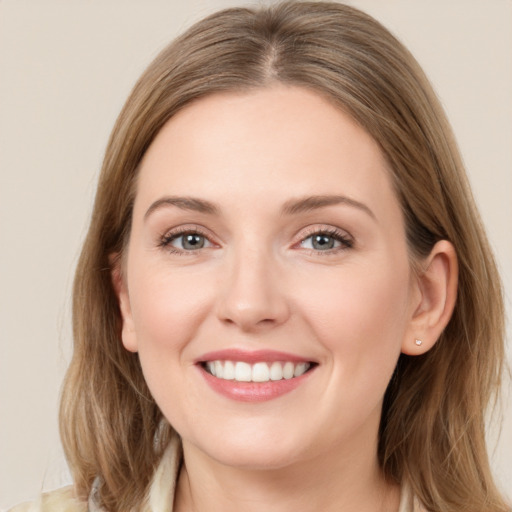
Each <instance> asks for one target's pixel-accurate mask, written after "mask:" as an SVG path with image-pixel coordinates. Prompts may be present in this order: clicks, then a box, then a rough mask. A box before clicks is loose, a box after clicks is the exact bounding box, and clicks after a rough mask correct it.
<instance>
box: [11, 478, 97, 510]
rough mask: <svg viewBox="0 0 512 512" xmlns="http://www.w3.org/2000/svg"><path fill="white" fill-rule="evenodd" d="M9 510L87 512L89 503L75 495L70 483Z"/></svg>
mask: <svg viewBox="0 0 512 512" xmlns="http://www.w3.org/2000/svg"><path fill="white" fill-rule="evenodd" d="M9 512H87V503H86V502H84V501H81V500H78V499H77V498H76V497H75V494H74V492H73V487H72V486H71V485H70V486H68V487H63V488H62V489H57V490H55V491H51V492H48V493H44V494H42V495H41V496H40V497H39V498H38V499H37V500H35V501H33V502H28V503H22V504H21V505H16V506H15V507H14V508H12V509H10V510H9Z"/></svg>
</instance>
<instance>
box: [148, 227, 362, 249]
mask: <svg viewBox="0 0 512 512" xmlns="http://www.w3.org/2000/svg"><path fill="white" fill-rule="evenodd" d="M184 235H199V236H202V237H204V238H205V239H206V240H208V241H209V242H210V243H212V242H211V241H210V240H209V237H208V235H207V234H206V233H205V232H203V231H202V230H201V229H200V228H199V227H193V228H187V227H183V228H176V229H175V230H173V231H171V232H168V233H166V234H165V235H163V236H162V237H161V239H160V242H159V244H158V246H159V247H162V248H164V249H166V250H167V251H169V252H170V253H171V254H177V255H180V256H182V255H191V254H196V253H197V252H198V251H200V250H201V249H203V248H200V249H195V250H194V249H192V250H183V249H178V248H176V247H173V246H172V245H171V243H172V242H174V241H175V240H176V239H178V238H180V237H181V236H184ZM315 235H325V236H328V237H331V238H333V239H334V240H335V241H336V242H339V243H340V244H341V246H340V247H335V248H332V249H326V250H323V251H321V250H315V249H304V250H305V251H308V252H309V253H310V254H314V255H318V254H321V255H322V256H328V255H332V254H335V253H337V252H340V251H344V250H346V249H351V248H352V247H353V246H354V241H353V239H352V238H351V237H350V236H347V234H346V233H345V232H343V231H341V230H339V229H336V228H328V229H318V228H312V229H311V230H309V231H307V232H306V233H305V236H303V237H302V238H301V240H300V241H299V242H298V244H295V245H294V247H296V246H301V245H302V244H303V243H304V242H305V241H306V240H308V239H309V238H311V237H312V236H315Z"/></svg>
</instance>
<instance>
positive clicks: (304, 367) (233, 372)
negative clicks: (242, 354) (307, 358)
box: [201, 360, 316, 382]
mask: <svg viewBox="0 0 512 512" xmlns="http://www.w3.org/2000/svg"><path fill="white" fill-rule="evenodd" d="M315 365H316V364H315V363H312V362H298V363H294V362H291V361H283V362H281V361H273V362H257V363H254V364H250V363H247V362H244V361H229V360H226V361H223V360H215V361H205V362H202V363H201V366H202V368H203V369H204V370H205V371H206V372H207V373H209V374H210V375H212V376H214V377H216V378H218V379H222V380H231V381H235V382H271V381H274V382H275V381H280V380H291V379H294V378H297V377H300V376H302V375H304V374H305V373H306V372H308V371H310V370H311V369H312V368H313V367H314V366H315Z"/></svg>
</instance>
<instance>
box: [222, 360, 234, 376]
mask: <svg viewBox="0 0 512 512" xmlns="http://www.w3.org/2000/svg"><path fill="white" fill-rule="evenodd" d="M222 378H223V379H226V380H233V379H234V378H235V365H234V363H233V362H232V361H226V362H225V363H224V373H223V374H222Z"/></svg>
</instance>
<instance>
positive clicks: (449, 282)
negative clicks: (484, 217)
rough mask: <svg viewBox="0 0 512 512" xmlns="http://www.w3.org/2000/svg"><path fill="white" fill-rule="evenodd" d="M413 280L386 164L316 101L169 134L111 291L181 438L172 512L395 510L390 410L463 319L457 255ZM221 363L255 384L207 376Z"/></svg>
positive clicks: (197, 123) (221, 99)
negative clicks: (384, 438)
mask: <svg viewBox="0 0 512 512" xmlns="http://www.w3.org/2000/svg"><path fill="white" fill-rule="evenodd" d="M191 198H192V200H191ZM420 266H421V267H422V268H423V269H424V272H422V273H421V275H418V274H417V273H416V272H414V271H413V270H412V268H411V261H410V256H409V252H408V248H407V244H406V240H405V234H404V223H403V218H402V214H401V210H400V205H399V203H398V201H397V198H396V195H395V193H394V191H393V189H392V186H391V182H390V179H389V171H388V169H387V167H386V162H385V160H384V158H383V155H382V153H381V151H380V149H379V147H378V145H377V144H376V143H375V142H374V141H373V139H372V138H371V137H370V136H369V135H368V134H367V133H366V132H365V131H364V130H362V129H361V128H360V127H359V126H358V125H357V124H356V123H355V122H354V121H353V120H352V119H351V118H350V117H348V116H347V115H345V114H344V113H343V112H341V111H340V110H338V109H336V108H334V107H333V106H332V105H331V104H329V103H328V102H327V101H326V100H324V99H323V98H322V97H320V96H319V95H317V94H315V93H313V92H310V91H307V90H305V89H301V88H297V87H285V86H273V87H270V88H265V89H260V90H256V91H253V92H250V93H240V94H234V93H229V94H217V95H212V96H209V97H206V98H204V99H201V100H199V101H197V102H196V103H194V104H192V105H189V106H188V107H186V108H185V109H184V110H182V111H181V112H180V113H178V114H177V115H176V116H175V117H173V118H172V119H171V120H170V121H169V122H168V123H167V124H166V125H165V126H164V128H163V129H162V130H161V131H160V133H159V134H158V135H157V137H156V139H155V140H154V142H153V143H152V145H151V146H150V148H149V150H148V151H147V153H146V155H145V156H144V159H143V161H142V163H141V166H140V175H139V180H138V184H137V194H136V199H135V204H134V210H133V221H132V228H131V233H130V240H129V244H128V248H127V252H126V254H125V255H124V258H123V269H122V272H120V271H119V269H117V271H116V272H115V274H114V282H115V285H116V290H117V293H118V296H119V301H120V306H121V311H122V316H123V331H122V339H123V344H124V346H125V347H126V349H127V350H130V351H133V352H138V354H139V357H140V361H141V365H142V369H143V372H144V375H145V378H146V380H147V382H148V385H149V388H150V389H151V392H152V394H153V396H154V398H155V400H156V402H157V403H158V405H159V407H160V408H161V410H162V412H163V413H164V415H165V416H166V418H167V419H168V420H169V422H170V423H171V424H172V425H173V426H174V428H175V429H176V430H177V431H178V433H179V434H180V435H181V437H182V441H183V449H184V461H185V462H184V466H183V469H182V472H181V474H180V478H179V482H178V489H177V497H176V503H175V507H176V510H178V511H179V512H182V511H191V510H194V511H206V510H208V511H209V512H212V511H217V510H219V511H220V510H222V511H231V510H233V511H239V510H244V511H252V510H258V511H261V510H266V511H271V512H273V511H275V512H277V511H279V512H284V511H292V510H293V511H296V510H301V511H306V512H307V511H309V510H311V511H317V510H323V511H327V512H328V511H331V510H337V511H338V510H344V511H348V512H350V511H356V510H357V511H359V512H361V511H363V512H364V511H368V512H370V511H380V510H387V511H396V510H397V508H398V501H399V490H398V488H397V487H396V486H395V485H392V484H390V483H389V482H386V481H385V480H384V478H383V476H382V474H381V471H380V469H379V466H378V461H377V442H378V427H379V421H380V414H381V407H382V399H383V395H384V392H385V389H386V386H387V383H388V382H389V379H390V378H391V375H392V373H393V369H394V367H395V365H396V361H397V359H398V357H399V355H400V353H401V352H405V353H408V354H411V355H419V354H421V353H423V352H425V351H426V350H428V349H429V348H431V346H432V345H433V344H434V343H435V341H436V339H437V337H438V336H439V334H440V332H441V331H442V329H443V328H444V326H445V325H446V323H447V321H448V319H449V316H450V313H451V310H452V308H453V302H454V300H455V299H454V297H455V288H456V258H455V255H454V252H453V248H452V247H451V245H450V244H448V243H447V242H439V243H438V244H436V246H435V247H434V249H433V251H432V253H431V254H430V256H429V257H428V258H426V260H425V261H423V262H420ZM417 338H419V339H421V340H422V341H423V343H422V345H421V346H418V345H416V344H415V339H417ZM214 352H215V353H214ZM226 361H229V363H227V365H230V364H231V363H232V364H233V367H235V366H236V365H237V363H241V365H240V368H242V366H243V367H244V369H247V368H249V380H251V379H253V380H257V381H258V382H245V380H246V379H245V377H241V374H239V373H237V374H235V376H234V378H233V375H232V374H231V373H230V372H232V371H234V370H232V369H230V370H229V371H228V370H225V371H226V372H227V373H226V375H225V377H226V378H224V377H222V378H221V377H219V375H217V376H215V375H212V374H211V373H212V372H213V373H215V371H216V370H215V365H216V364H217V366H220V367H221V368H224V367H226ZM256 363H258V364H256ZM286 363H288V368H290V367H291V368H293V370H294V371H295V372H296V375H297V376H296V377H292V378H285V377H284V373H283V372H285V366H286ZM290 365H291V366H290ZM273 366H274V367H275V368H274V370H275V371H277V374H274V377H273V378H274V379H275V380H273V379H272V378H270V377H269V374H270V371H271V369H272V367H273ZM212 368H213V369H212ZM262 368H263V370H262ZM222 371H224V370H223V369H222ZM240 371H241V370H240ZM251 371H252V372H253V373H252V374H251ZM261 371H263V376H261ZM280 372H281V373H280ZM303 372H305V373H303ZM256 374H257V375H258V376H257V377H256ZM287 377H290V375H288V376H287ZM238 380H241V381H242V382H238ZM260 380H263V382H259V381H260Z"/></svg>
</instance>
